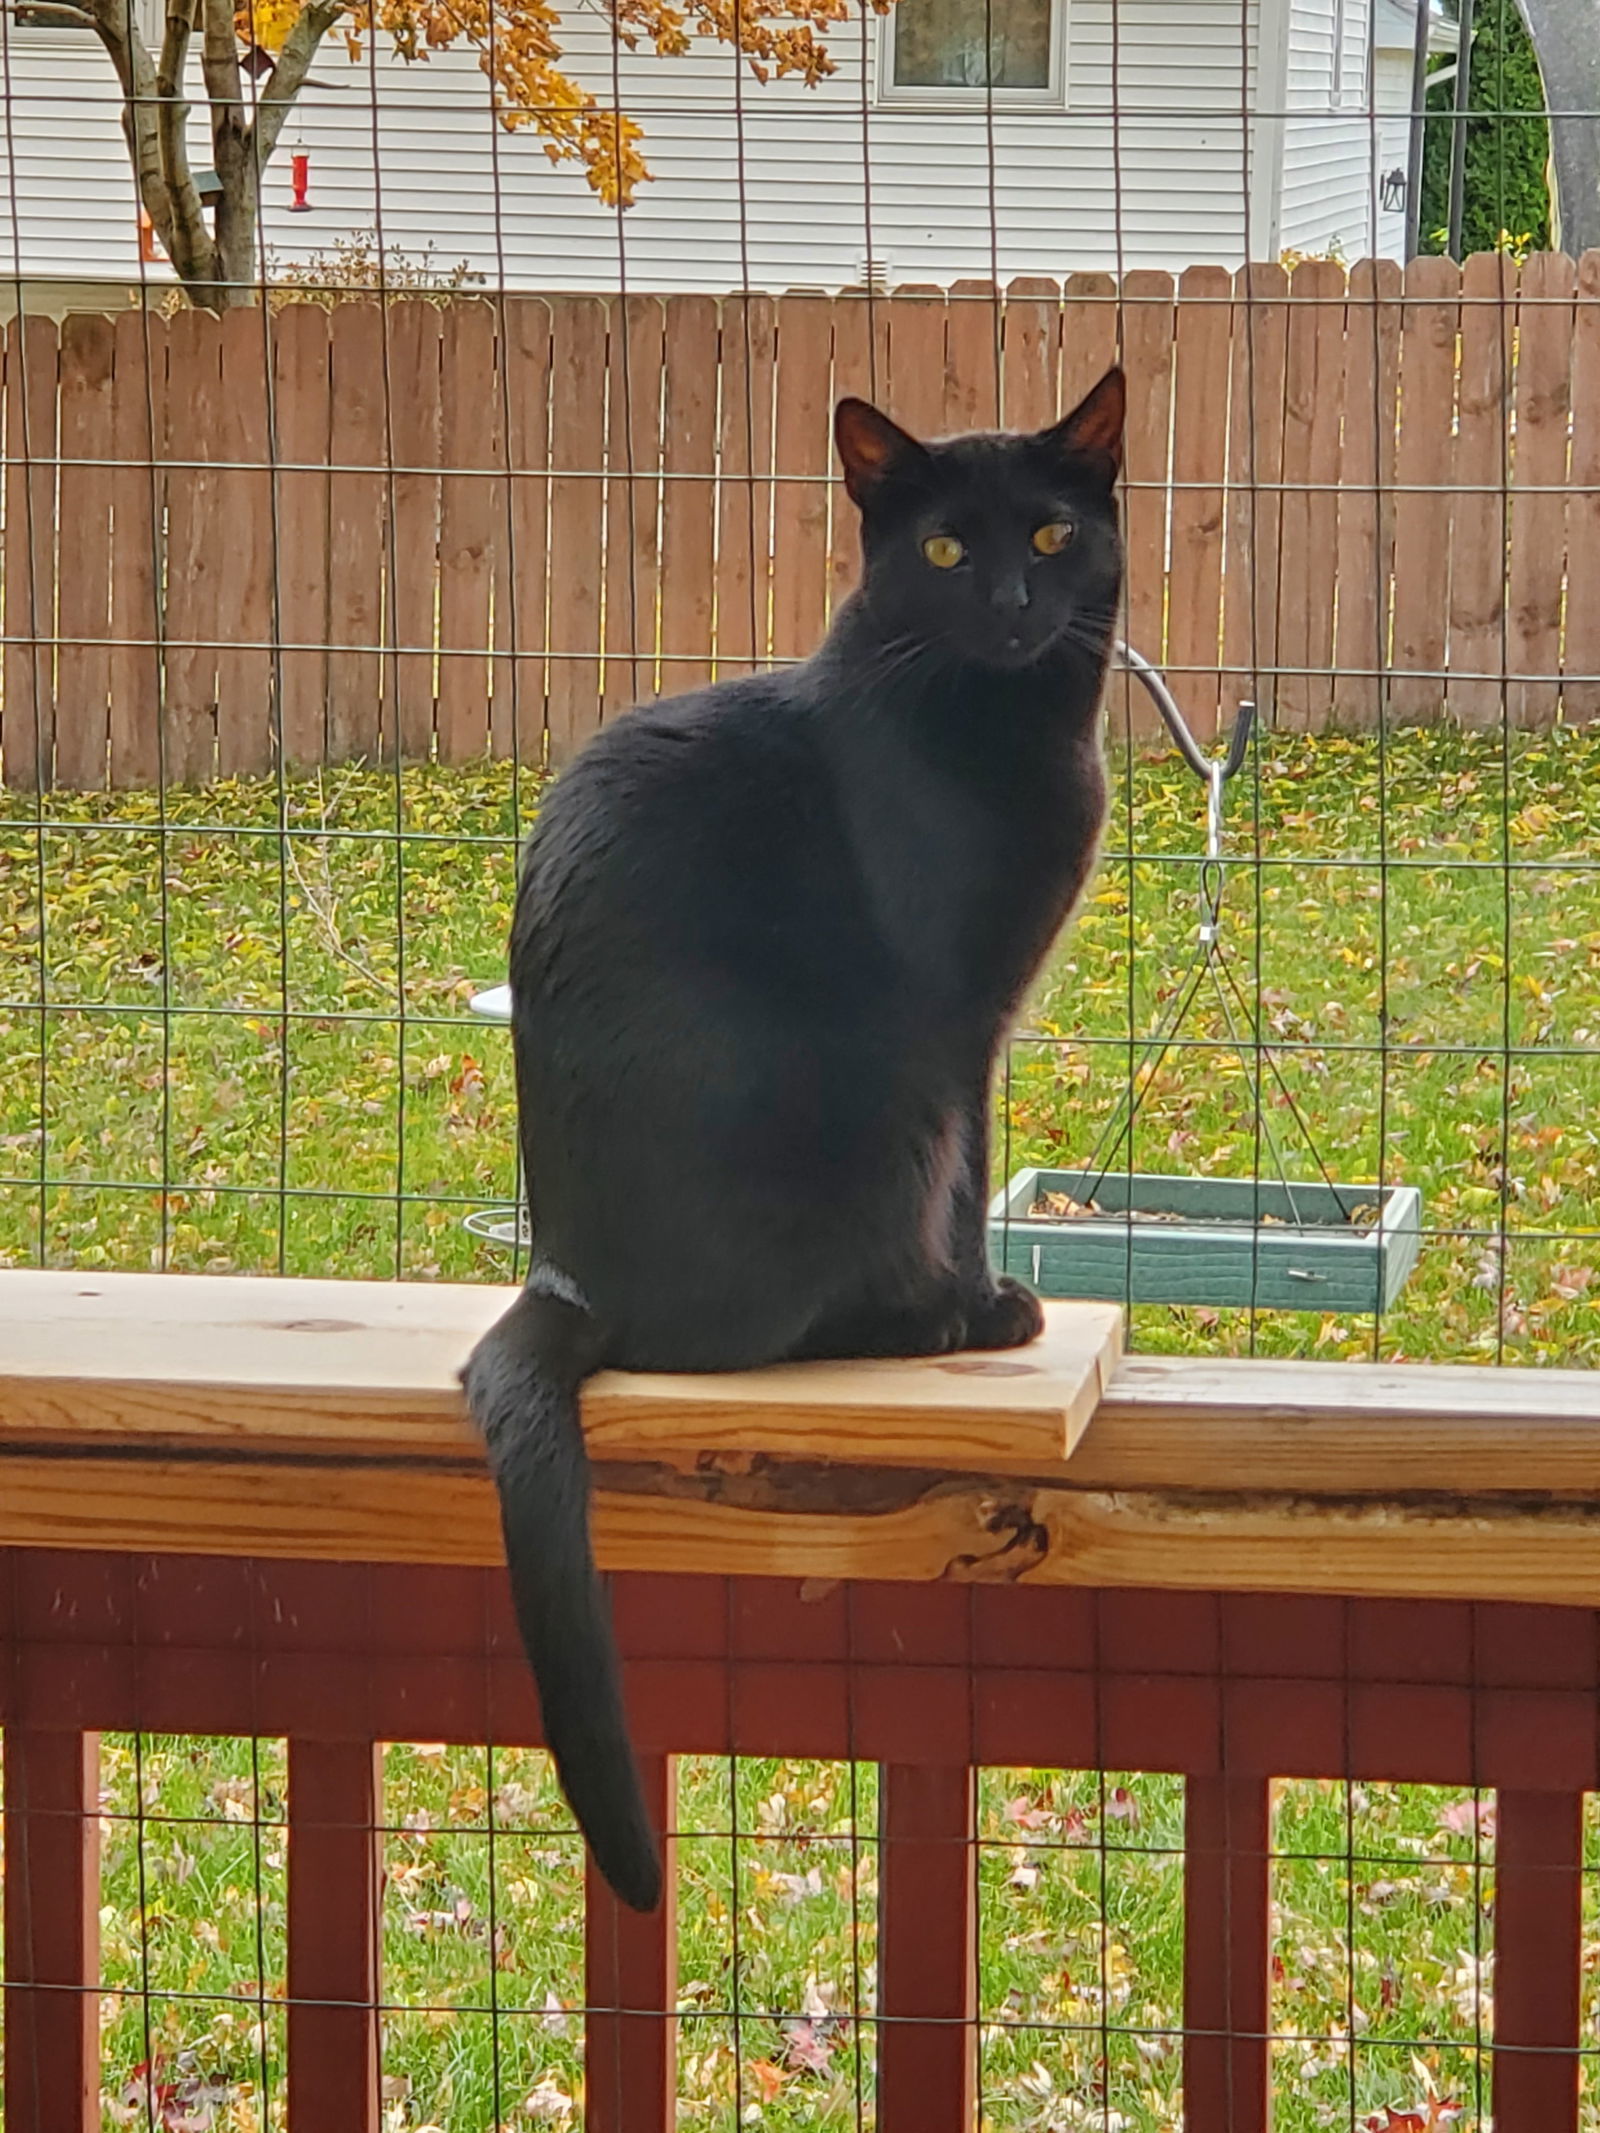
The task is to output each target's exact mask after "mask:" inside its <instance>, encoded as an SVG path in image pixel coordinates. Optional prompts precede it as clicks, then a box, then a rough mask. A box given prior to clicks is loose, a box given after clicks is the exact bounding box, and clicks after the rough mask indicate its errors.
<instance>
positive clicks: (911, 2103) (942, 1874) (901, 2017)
mask: <svg viewBox="0 0 1600 2133" xmlns="http://www.w3.org/2000/svg"><path fill="white" fill-rule="evenodd" d="M882 1786H883V1792H882V1820H881V1830H882V1859H881V1864H880V1880H879V1905H880V1910H879V1927H878V2013H879V2017H880V2020H879V2025H878V2126H879V2133H973V2127H974V2125H975V2122H976V2110H977V2087H978V2082H977V2067H978V1977H977V1931H976V1914H977V1900H978V1874H977V1845H976V1842H975V1836H976V1804H977V1803H976V1786H975V1783H974V1773H973V1771H972V1770H971V1768H970V1767H968V1766H965V1765H960V1764H956V1765H945V1764H924V1763H889V1764H885V1765H884V1768H883V1778H882Z"/></svg>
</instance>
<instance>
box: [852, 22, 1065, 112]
mask: <svg viewBox="0 0 1600 2133" xmlns="http://www.w3.org/2000/svg"><path fill="white" fill-rule="evenodd" d="M1047 4H1048V6H1049V9H1050V79H1049V80H1048V82H1046V83H1045V85H1044V86H1043V87H1042V88H1039V89H985V88H984V87H983V86H982V84H981V83H977V82H972V83H968V82H951V83H947V84H943V85H938V86H936V85H933V84H911V83H907V84H906V85H904V86H903V87H902V86H901V85H900V84H898V83H897V82H896V81H895V78H894V24H895V15H896V13H897V9H895V8H892V7H891V8H890V9H889V11H888V13H887V14H886V15H880V16H879V17H878V50H877V82H876V94H875V96H874V99H873V101H874V102H875V103H877V104H879V105H881V106H882V107H883V108H884V109H885V110H890V111H983V110H985V109H987V108H988V107H989V105H990V103H991V101H992V103H993V107H994V109H995V110H996V111H1064V110H1065V109H1066V108H1067V21H1068V11H1069V8H1070V5H1071V0H1047Z"/></svg>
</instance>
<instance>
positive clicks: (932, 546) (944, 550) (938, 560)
mask: <svg viewBox="0 0 1600 2133" xmlns="http://www.w3.org/2000/svg"><path fill="white" fill-rule="evenodd" d="M922 552H923V554H924V555H925V556H926V557H927V559H928V561H929V562H930V563H931V564H932V565H933V567H934V569H935V570H954V569H955V567H956V565H957V564H958V563H962V562H965V561H966V555H967V551H966V549H965V547H964V546H963V545H962V543H961V542H960V541H958V540H957V539H956V537H955V535H954V534H953V533H930V534H929V536H928V538H927V539H926V540H925V541H924V542H923V544H922Z"/></svg>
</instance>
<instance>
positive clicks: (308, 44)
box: [251, 0, 346, 171]
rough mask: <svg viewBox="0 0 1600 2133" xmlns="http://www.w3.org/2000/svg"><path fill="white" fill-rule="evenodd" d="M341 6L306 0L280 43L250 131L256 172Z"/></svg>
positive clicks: (336, 1)
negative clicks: (280, 47)
mask: <svg viewBox="0 0 1600 2133" xmlns="http://www.w3.org/2000/svg"><path fill="white" fill-rule="evenodd" d="M345 7H346V0H307V4H306V6H305V7H303V8H302V9H301V10H300V13H299V15H298V16H297V17H296V19H295V25H294V28H293V29H292V30H291V31H290V32H289V34H288V36H287V37H286V38H285V39H284V40H283V49H282V51H280V52H279V54H278V64H277V65H276V66H275V67H274V68H273V70H272V72H271V73H270V74H269V75H268V76H267V78H266V80H265V82H264V83H263V84H262V87H261V108H260V109H259V111H258V112H257V113H256V119H255V124H254V125H253V126H252V128H251V133H252V135H253V144H252V145H253V150H254V160H255V168H256V169H257V170H258V171H259V170H264V169H265V168H266V163H267V158H268V157H269V156H270V155H271V154H272V151H273V150H274V148H276V147H277V145H278V136H279V135H280V134H281V133H282V131H283V129H284V124H285V122H286V120H287V119H288V116H289V113H290V111H291V110H292V109H293V107H294V100H295V98H296V97H297V96H298V95H299V94H300V91H301V88H302V87H303V86H304V83H305V78H306V76H307V74H309V73H310V71H311V62H312V61H313V60H314V59H315V58H316V56H317V47H318V45H320V44H321V42H322V40H323V38H324V37H326V36H327V34H328V32H329V30H331V29H332V28H333V26H334V24H335V23H336V22H337V21H338V19H339V17H340V16H341V15H342V14H344V13H345Z"/></svg>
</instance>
